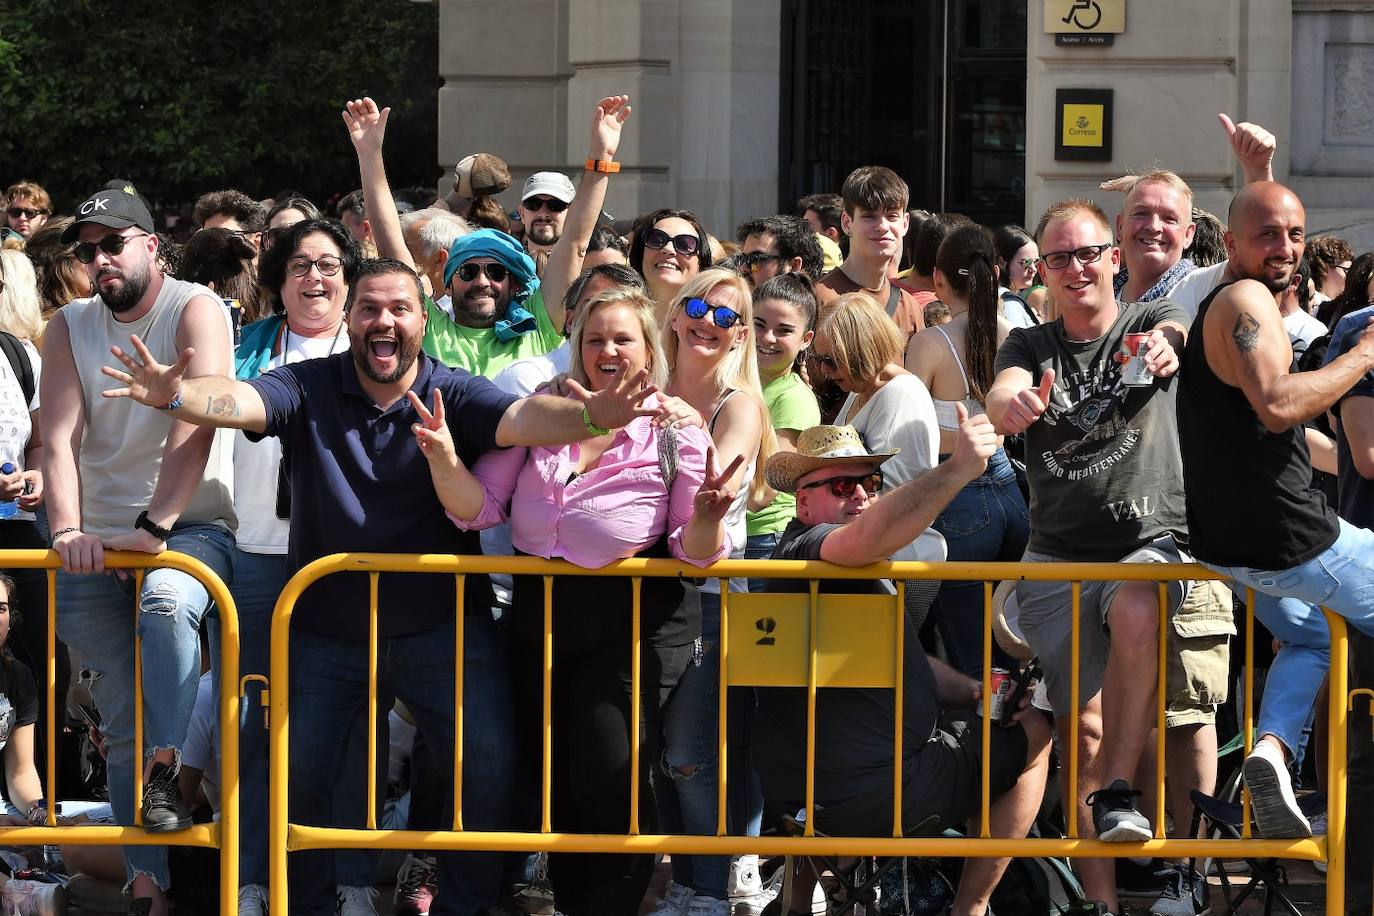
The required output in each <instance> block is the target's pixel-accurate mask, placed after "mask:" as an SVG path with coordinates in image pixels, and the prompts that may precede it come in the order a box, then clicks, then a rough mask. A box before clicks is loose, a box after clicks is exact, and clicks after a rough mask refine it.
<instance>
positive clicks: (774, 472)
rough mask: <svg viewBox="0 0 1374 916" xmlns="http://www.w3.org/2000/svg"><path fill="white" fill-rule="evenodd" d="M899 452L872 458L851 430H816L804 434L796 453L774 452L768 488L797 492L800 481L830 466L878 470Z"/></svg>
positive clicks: (767, 468)
mask: <svg viewBox="0 0 1374 916" xmlns="http://www.w3.org/2000/svg"><path fill="white" fill-rule="evenodd" d="M899 451H901V450H900V449H893V450H892V451H890V452H883V453H881V454H876V455H875V454H872V453H871V452H869V450H868V448H867V447H866V446H865V445H864V441H863V439H861V438H859V431H858V430H857V429H855V428H854V427H852V426H813V427H811V428H810V429H807V430H803V431H802V434H801V436H800V437H799V438H798V439H797V450H796V451H795V452H775V453H774V454H773V457H772V458H769V459H768V465H767V467H766V468H765V471H764V473H765V476H766V477H767V478H768V485H769V486H770V487H772V488H773V489H775V490H778V491H779V492H782V493H795V492H797V481H798V480H799V479H801V478H802V477H805V476H806V475H807V474H809V473H811V472H812V471H814V470H816V469H817V468H823V467H825V466H826V465H827V464H868V465H872V466H873V467H875V468H876V467H877V466H878V465H880V464H882V463H883V462H884V461H886V460H887V459H889V458H891V457H892V456H893V455H895V454H897V452H899Z"/></svg>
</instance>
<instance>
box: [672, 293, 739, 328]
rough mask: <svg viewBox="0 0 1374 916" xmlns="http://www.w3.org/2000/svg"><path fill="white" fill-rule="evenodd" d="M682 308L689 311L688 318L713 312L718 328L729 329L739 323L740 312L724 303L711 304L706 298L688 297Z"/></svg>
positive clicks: (713, 319) (702, 316)
mask: <svg viewBox="0 0 1374 916" xmlns="http://www.w3.org/2000/svg"><path fill="white" fill-rule="evenodd" d="M682 310H683V311H684V312H686V313H687V317H688V318H705V317H706V313H707V312H711V313H712V314H711V320H712V321H714V322H715V323H716V327H718V328H725V329H727V330H728V329H730V328H733V327H734V326H735V325H737V324H739V319H740V315H739V312H737V311H735V310H734V309H728V308H726V307H725V306H723V305H711V304H710V303H709V302H707V301H705V300H704V299H688V300H687V301H686V302H684V303H683V304H682Z"/></svg>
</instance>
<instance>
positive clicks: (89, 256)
mask: <svg viewBox="0 0 1374 916" xmlns="http://www.w3.org/2000/svg"><path fill="white" fill-rule="evenodd" d="M147 237H148V233H146V232H140V233H138V234H136V235H107V236H105V237H104V238H103V239H101V240H100V241H98V242H82V243H81V244H80V245H77V246H76V250H75V251H74V252H73V254H75V255H76V259H77V260H78V261H80V262H81V263H82V264H90V263H91V262H93V261H94V260H95V251H96V249H97V248H99V249H100V250H101V251H103V252H105V253H106V254H108V255H110V256H111V257H113V256H114V255H117V254H119V253H120V252H121V251H123V250H124V245H125V244H126V243H127V242H130V241H132V240H134V239H142V238H147Z"/></svg>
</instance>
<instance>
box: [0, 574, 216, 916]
mask: <svg viewBox="0 0 1374 916" xmlns="http://www.w3.org/2000/svg"><path fill="white" fill-rule="evenodd" d="M61 566H62V561H61V559H60V558H59V557H58V555H57V551H55V550H0V569H44V570H47V579H48V651H47V667H46V669H45V671H44V672H42V674H41V675H40V673H39V672H34V675H35V679H37V680H39V683H40V684H41V685H43V686H42V688H41V689H44V690H45V691H46V694H45V695H46V696H47V710H48V715H47V721H46V723H45V724H46V728H47V761H48V764H47V772H46V773H44V774H42V775H43V777H44V782H43V786H44V789H45V790H46V792H47V797H48V799H49V804H48V822H47V825H46V826H43V827H0V842H3V843H4V844H5V845H6V846H38V845H58V844H63V845H68V846H196V847H201V848H207V849H218V850H219V851H220V856H219V859H220V886H219V901H220V912H222V913H230V912H234V911H235V909H236V908H237V906H238V885H239V865H238V863H239V716H238V710H239V698H238V687H239V623H238V613H237V611H236V610H235V609H234V599H233V597H232V596H231V595H230V594H229V589H228V587H227V586H225V584H224V582H223V581H222V580H221V579H220V578H219V576H217V575H216V574H215V573H214V571H213V570H211V569H210V567H208V566H206V565H205V564H204V563H202V562H201V561H200V560H197V559H196V558H195V557H191V556H187V555H186V554H183V553H177V552H175V551H167V552H164V553H160V554H147V553H133V552H128V551H106V552H105V568H106V569H107V570H110V569H116V570H130V571H132V574H133V575H134V578H135V583H136V585H137V587H138V590H139V591H140V592H141V591H142V585H143V576H144V573H145V571H146V570H150V569H175V570H179V571H181V572H184V573H186V574H187V575H189V576H191V577H193V578H194V579H196V580H197V581H198V582H200V584H201V585H203V586H205V590H206V591H207V592H209V593H210V599H211V600H212V601H214V603H215V605H216V607H217V608H218V613H219V620H220V634H221V643H220V662H219V674H220V685H219V703H218V713H219V733H220V787H219V791H220V818H219V822H218V823H215V824H197V825H195V826H193V827H190V828H189V829H187V830H179V831H176V832H173V833H147V832H145V831H144V830H143V828H142V827H140V826H129V827H111V826H92V825H88V824H80V825H72V826H58V824H57V802H59V801H61V799H62V795H61V792H62V786H61V785H60V784H59V783H58V782H57V772H56V771H57V735H58V734H59V730H58V728H57V727H56V726H57V725H58V723H59V722H61V719H59V718H58V716H59V715H63V716H65V713H66V711H65V710H56V709H54V708H53V704H54V703H55V695H56V690H57V636H56V628H57V614H58V613H59V609H58V605H57V571H58V570H59V569H60V568H61ZM96 575H99V574H98V573H97V574H96ZM11 600H13V597H12V596H11ZM139 612H140V609H139V607H138V604H137V602H135V605H134V615H133V618H132V619H131V620H130V621H129V623H130V626H132V627H134V633H135V637H134V639H135V642H134V647H135V652H134V690H135V700H134V747H135V748H136V749H137V751H138V754H137V756H136V758H135V760H136V762H135V765H134V774H135V776H134V809H135V812H137V810H138V809H139V808H140V807H141V801H142V798H143V770H142V767H141V766H140V765H138V763H137V761H139V760H141V759H142V753H141V752H142V749H143V694H142V681H143V678H142V670H143V669H142V660H141V654H142V653H141V651H140V646H139V642H138V636H137V633H138V629H137V625H138V614H139ZM16 636H17V633H16V632H15V631H14V630H11V631H10V638H11V639H14V638H16Z"/></svg>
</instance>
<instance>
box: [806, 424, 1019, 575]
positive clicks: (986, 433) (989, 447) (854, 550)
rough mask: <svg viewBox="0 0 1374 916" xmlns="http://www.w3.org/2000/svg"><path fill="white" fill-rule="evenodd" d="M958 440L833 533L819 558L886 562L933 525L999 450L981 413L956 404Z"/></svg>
mask: <svg viewBox="0 0 1374 916" xmlns="http://www.w3.org/2000/svg"><path fill="white" fill-rule="evenodd" d="M955 410H956V412H957V413H958V416H959V438H958V441H957V443H956V444H955V447H954V454H952V455H951V456H950V457H949V460H947V461H945V462H944V463H943V464H940V465H938V466H936V467H934V468H931V469H930V470H929V471H926V472H925V473H924V474H922V475H921V476H920V477H917V478H915V479H914V480H911V481H908V482H907V483H904V484H902V485H901V486H900V487H898V488H897V489H895V490H893V491H891V492H889V493H886V494H884V495H883V496H882V497H881V498H880V499H878V500H877V501H876V502H874V503H873V504H872V505H871V506H869V507H868V508H867V509H866V510H864V512H863V514H861V515H860V516H859V517H858V518H857V519H855V520H854V521H852V522H850V523H849V524H848V525H845V526H843V527H841V528H838V529H836V530H835V531H833V532H832V533H831V534H830V536H829V537H827V538H826V539H825V541H824V542H823V543H822V544H821V559H822V560H826V561H828V562H831V563H838V564H839V565H841V566H866V565H867V564H869V563H876V562H878V561H879V560H886V559H887V558H888V557H890V556H892V555H893V554H894V553H896V552H897V551H898V550H900V549H901V548H903V547H905V546H906V545H907V544H910V543H911V542H912V541H914V540H916V538H918V537H920V536H921V533H922V532H923V531H925V530H926V529H927V528H929V527H930V526H931V525H933V524H934V523H935V518H936V516H938V515H939V514H940V513H941V512H943V511H944V509H945V506H947V505H949V502H950V500H952V499H953V498H954V497H955V496H956V495H957V494H958V492H959V491H960V490H961V489H963V487H964V486H965V485H966V484H967V483H968V482H969V481H971V480H973V479H975V478H976V477H978V475H979V474H981V473H983V471H984V470H986V469H987V466H988V459H989V458H991V457H992V455H993V453H994V452H996V451H997V446H998V441H999V440H998V437H997V431H996V430H995V429H993V426H992V422H991V421H990V420H988V418H987V417H986V416H985V415H983V414H979V415H978V416H976V417H970V416H969V415H968V413H967V411H965V410H964V405H963V404H957V403H956V404H955Z"/></svg>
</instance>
